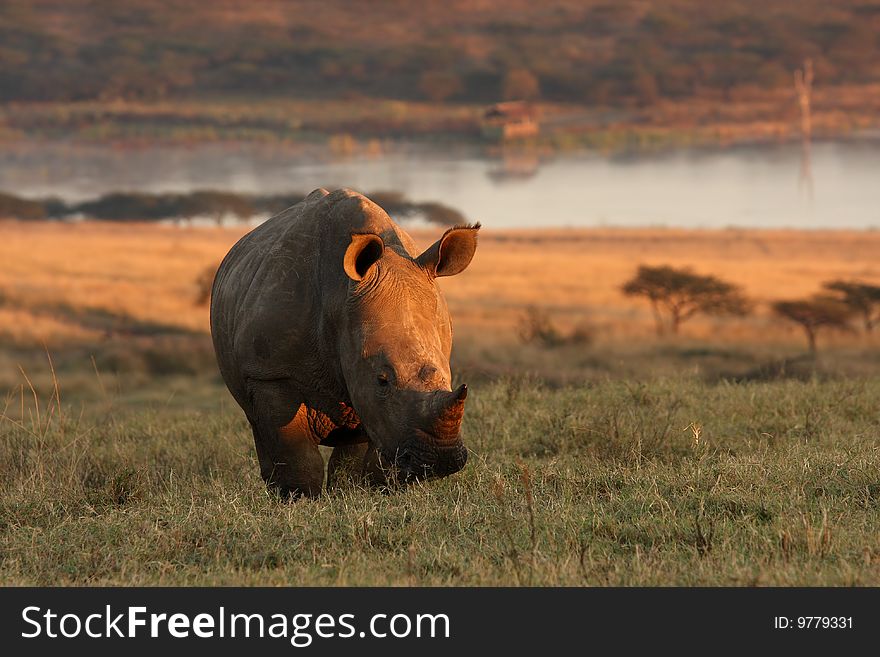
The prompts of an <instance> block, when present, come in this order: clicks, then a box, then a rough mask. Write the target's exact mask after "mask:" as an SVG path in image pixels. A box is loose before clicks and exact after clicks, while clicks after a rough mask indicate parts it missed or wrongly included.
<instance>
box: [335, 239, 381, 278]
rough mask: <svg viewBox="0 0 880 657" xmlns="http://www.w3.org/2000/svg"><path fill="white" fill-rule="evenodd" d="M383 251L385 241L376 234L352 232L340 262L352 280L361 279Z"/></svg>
mask: <svg viewBox="0 0 880 657" xmlns="http://www.w3.org/2000/svg"><path fill="white" fill-rule="evenodd" d="M384 252H385V242H383V241H382V238H381V237H379V236H378V235H373V234H372V233H363V234H360V233H355V234H353V235H352V236H351V244H349V245H348V248H347V249H346V250H345V259H344V260H343V262H342V266H343V268H344V269H345V273H346V274H348V277H349V278H350V279H351V280H353V281H359V280H361V279H362V278H363V277H364V276H366V275H367V272H368V271H369V269H370V267H372V266H373V265H374V264H376V261H377V260H378V259H379V258H381V257H382V254H383V253H384Z"/></svg>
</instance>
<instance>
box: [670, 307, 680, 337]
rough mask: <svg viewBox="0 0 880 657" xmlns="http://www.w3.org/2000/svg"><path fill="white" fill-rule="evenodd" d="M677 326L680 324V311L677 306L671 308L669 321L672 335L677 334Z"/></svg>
mask: <svg viewBox="0 0 880 657" xmlns="http://www.w3.org/2000/svg"><path fill="white" fill-rule="evenodd" d="M679 326H681V311H680V310H679V309H678V308H673V309H672V322H671V329H672V335H678V327H679Z"/></svg>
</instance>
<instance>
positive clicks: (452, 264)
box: [416, 224, 480, 276]
mask: <svg viewBox="0 0 880 657" xmlns="http://www.w3.org/2000/svg"><path fill="white" fill-rule="evenodd" d="M479 230H480V224H474V225H473V226H456V227H455V228H450V229H449V230H447V231H446V232H445V233H443V237H441V238H440V239H439V240H437V241H436V242H434V244H432V245H431V246H429V247H428V248H427V249H425V252H424V253H423V254H422V255H420V256H419V257H418V258H416V263H417V264H418V265H419V267H422V268H423V269H424V270H425V271H427V272H428V273H429V274H431V275H432V276H455V274H460V273H461V272H463V271H464V270H465V268H466V267H467V266H468V265H469V264H471V259H472V258H473V257H474V252H475V251H476V250H477V231H479Z"/></svg>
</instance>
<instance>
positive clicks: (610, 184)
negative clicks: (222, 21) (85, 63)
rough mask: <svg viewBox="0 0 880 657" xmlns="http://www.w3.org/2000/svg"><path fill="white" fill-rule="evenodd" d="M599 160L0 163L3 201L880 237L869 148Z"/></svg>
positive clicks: (55, 154)
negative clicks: (270, 198) (225, 203)
mask: <svg viewBox="0 0 880 657" xmlns="http://www.w3.org/2000/svg"><path fill="white" fill-rule="evenodd" d="M802 160H803V158H802V152H801V147H800V145H799V144H787V145H772V146H771V145H768V146H750V147H732V148H726V149H716V150H687V151H677V152H673V153H665V154H639V155H627V156H601V155H591V154H579V155H557V156H552V157H544V158H540V159H539V158H537V157H535V156H532V155H528V154H522V153H521V154H514V155H509V156H507V157H506V158H500V157H499V158H489V157H485V156H483V155H481V154H480V153H478V152H468V151H458V150H456V151H437V150H434V151H427V150H426V149H425V148H424V147H415V146H412V147H407V148H400V149H399V150H397V151H396V152H394V153H392V154H388V155H384V156H379V157H363V158H347V159H330V158H327V157H326V156H316V155H312V156H308V155H306V154H305V153H304V152H303V151H302V150H299V151H293V150H291V149H289V148H284V147H267V146H257V145H245V146H229V145H204V146H196V147H189V148H181V147H174V148H172V147H156V148H140V149H119V148H113V147H101V146H94V147H92V146H88V147H86V146H71V145H65V144H44V145H36V146H35V145H28V146H26V147H21V148H18V149H16V148H10V149H5V150H4V151H3V152H2V153H0V190H2V191H6V192H10V193H14V194H18V195H20V196H27V197H38V196H49V195H54V196H60V197H61V198H63V199H65V200H68V201H74V200H82V199H85V198H91V197H95V196H98V195H100V194H103V193H106V192H110V191H121V190H127V191H150V192H163V191H175V192H183V191H190V190H192V189H206V188H209V189H222V190H228V191H237V192H250V193H276V192H291V191H303V192H307V191H310V190H311V189H313V188H315V187H319V186H324V187H337V186H347V187H352V188H354V189H357V190H359V191H364V192H370V191H375V190H396V191H400V192H403V193H404V194H405V195H406V196H407V197H409V198H410V199H412V200H414V201H440V202H442V203H445V204H447V205H450V206H452V207H454V208H456V209H458V210H460V211H461V212H463V213H464V214H465V216H467V217H468V218H469V219H470V220H473V221H482V222H483V224H484V225H486V226H487V227H497V228H507V227H542V226H554V227H559V226H678V227H728V226H738V227H799V228H880V141H877V140H873V141H872V140H863V141H846V142H828V143H817V144H814V145H813V147H812V157H811V167H810V169H811V173H810V174H808V173H806V172H805V171H804V168H803V161H802Z"/></svg>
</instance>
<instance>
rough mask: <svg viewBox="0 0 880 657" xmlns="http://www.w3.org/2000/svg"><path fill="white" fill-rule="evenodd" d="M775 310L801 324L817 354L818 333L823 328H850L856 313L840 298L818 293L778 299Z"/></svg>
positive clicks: (810, 345)
mask: <svg viewBox="0 0 880 657" xmlns="http://www.w3.org/2000/svg"><path fill="white" fill-rule="evenodd" d="M773 312H775V313H776V314H777V315H779V316H780V317H783V318H785V319H787V320H789V321H792V322H795V323H797V324H800V325H801V328H803V329H804V334H805V335H806V336H807V344H808V346H809V348H810V353H811V354H813V355H814V356H815V355H816V334H817V333H818V332H819V331H820V330H821V329H826V328H827V329H840V330H846V329H848V328H850V326H849V320H850V318H852V316H853V315H854V314H855V313H854V311H853V309H852V308H851V307H850V306H848V305H847V304H845V303H844V302H843V301H841V300H840V299H836V298H834V297H829V296H823V295H817V296H814V297H811V298H809V299H794V300H789V301H777V302H775V303H774V304H773Z"/></svg>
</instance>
